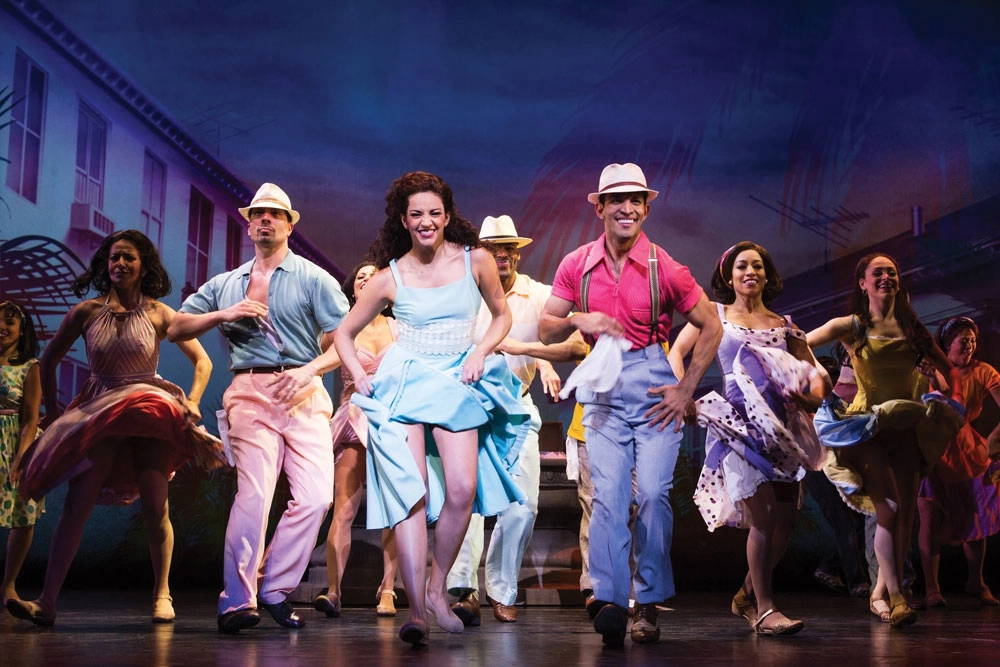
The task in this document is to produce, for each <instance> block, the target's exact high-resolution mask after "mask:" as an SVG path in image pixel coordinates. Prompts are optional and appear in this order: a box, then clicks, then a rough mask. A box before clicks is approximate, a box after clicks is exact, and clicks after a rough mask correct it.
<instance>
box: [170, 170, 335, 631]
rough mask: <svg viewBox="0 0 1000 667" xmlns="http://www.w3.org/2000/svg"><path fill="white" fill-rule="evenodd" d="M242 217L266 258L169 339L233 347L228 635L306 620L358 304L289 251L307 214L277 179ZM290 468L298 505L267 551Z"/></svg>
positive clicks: (196, 298)
mask: <svg viewBox="0 0 1000 667" xmlns="http://www.w3.org/2000/svg"><path fill="white" fill-rule="evenodd" d="M240 213H241V214H242V215H243V217H244V218H246V220H247V222H248V223H249V226H248V234H249V235H250V238H251V239H252V240H253V242H254V259H253V260H251V261H249V262H247V263H246V264H244V265H243V266H241V267H239V268H237V269H234V270H233V271H230V272H228V273H223V274H221V275H218V276H215V277H214V278H212V279H211V280H209V281H208V282H207V283H205V284H204V285H202V286H201V288H200V289H199V290H198V292H197V293H195V294H192V295H191V296H190V297H188V299H187V300H185V301H184V304H183V305H182V306H181V308H180V310H179V311H178V313H177V315H176V317H175V318H174V321H173V323H172V324H171V325H170V328H169V330H168V332H167V335H168V337H169V338H170V340H187V339H190V338H194V337H196V336H199V335H201V334H203V333H205V332H206V331H209V330H210V329H213V328H215V327H219V328H220V329H221V330H222V332H223V334H225V336H226V339H227V340H228V341H229V368H230V370H232V371H233V373H234V377H233V382H232V384H231V385H230V386H229V388H228V389H227V390H226V393H225V394H224V395H223V398H222V403H223V407H224V408H225V413H226V414H225V421H228V424H229V440H230V443H231V447H232V454H233V458H234V459H235V465H236V471H237V483H238V487H237V492H236V498H235V499H234V501H233V507H232V509H231V510H230V514H229V525H228V526H227V528H226V549H225V558H224V566H223V578H224V585H225V588H224V590H223V591H222V594H221V595H220V596H219V618H218V625H219V631H220V632H223V633H226V634H235V633H237V632H239V631H240V630H242V629H245V628H250V627H253V626H255V625H257V623H259V622H260V614H259V612H258V611H257V607H258V605H260V606H263V607H264V608H265V609H266V610H267V611H268V612H269V613H270V614H271V616H272V617H273V618H274V620H275V622H277V623H278V625H281V626H282V627H286V628H293V629H296V628H300V627H302V626H303V625H305V623H304V622H303V621H302V619H301V618H300V617H299V616H298V614H296V613H295V612H294V610H293V609H292V606H291V605H290V604H289V603H288V601H287V597H288V594H289V593H290V592H291V591H292V590H293V589H294V588H295V587H296V586H297V585H298V584H299V581H300V580H301V578H302V574H303V573H304V572H305V569H306V567H307V566H308V564H309V555H310V554H311V552H312V549H313V546H314V545H315V544H316V537H317V535H318V534H319V529H320V524H322V522H323V518H324V517H325V516H326V513H327V510H328V509H329V508H330V504H331V502H332V499H333V445H332V442H331V437H330V417H331V416H332V412H333V404H332V402H331V400H330V395H329V394H328V393H327V391H326V389H325V388H324V387H323V384H322V381H321V378H320V376H321V375H322V374H323V373H325V372H327V371H329V370H332V369H333V368H334V367H335V365H336V364H337V363H338V359H337V356H336V351H335V350H334V348H333V345H332V344H331V343H332V342H333V331H334V330H335V329H336V328H337V327H338V326H339V325H340V321H341V319H342V318H343V316H344V315H345V314H346V313H347V307H348V306H347V298H346V297H345V296H344V294H343V293H342V292H341V291H340V286H339V285H338V284H337V281H336V280H334V278H333V277H332V276H331V275H330V274H329V273H327V272H326V271H324V270H323V269H321V268H320V267H318V266H316V265H315V264H313V263H312V262H310V261H308V260H306V259H304V258H302V257H299V256H297V255H295V254H294V253H292V252H291V250H290V249H289V247H288V237H289V235H291V233H292V230H293V229H294V227H295V223H297V222H298V219H299V214H298V212H297V211H295V210H293V209H292V207H291V202H290V201H289V199H288V196H287V195H286V194H285V193H284V191H283V190H282V189H281V188H279V187H278V186H276V185H274V184H271V183H265V184H264V185H262V186H261V188H260V190H258V191H257V194H256V195H255V196H254V199H253V201H252V202H251V204H250V206H248V207H246V208H241V209H240ZM324 350H325V352H324ZM221 421H223V419H221V418H220V422H221ZM282 470H283V471H284V472H285V476H286V477H287V479H288V484H289V487H290V489H291V493H292V500H291V501H290V502H289V503H288V507H287V508H286V510H285V512H284V513H283V514H282V515H281V519H280V521H279V522H278V525H277V527H276V528H275V531H274V536H273V537H272V539H271V543H270V545H269V546H268V548H267V551H266V553H265V551H264V537H265V529H266V527H267V516H268V512H269V511H270V508H271V501H272V499H273V497H274V488H275V484H276V483H277V480H278V475H279V474H280V473H281V471H282ZM258 578H259V581H260V589H259V590H258Z"/></svg>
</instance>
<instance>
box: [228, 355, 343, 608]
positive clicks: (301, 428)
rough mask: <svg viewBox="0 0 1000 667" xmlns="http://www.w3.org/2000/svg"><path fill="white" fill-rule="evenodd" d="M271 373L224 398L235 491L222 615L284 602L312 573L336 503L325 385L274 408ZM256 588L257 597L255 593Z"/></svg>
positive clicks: (237, 380)
mask: <svg viewBox="0 0 1000 667" xmlns="http://www.w3.org/2000/svg"><path fill="white" fill-rule="evenodd" d="M273 379H274V375H273V374H270V373H266V374H258V373H246V374H240V375H236V376H235V377H234V378H233V383H232V384H231V385H230V386H229V389H227V390H226V393H225V395H224V396H223V398H222V404H223V407H224V408H225V410H226V413H227V415H228V417H229V439H230V442H231V443H232V451H233V456H234V458H235V460H236V472H237V480H238V487H237V491H236V498H235V500H234V501H233V507H232V509H231V510H230V512H229V525H228V526H227V527H226V550H225V556H224V558H225V561H224V565H223V578H224V585H225V589H224V590H223V591H222V594H221V595H219V613H220V614H224V613H226V612H229V611H235V610H237V609H244V608H247V607H256V606H257V600H258V598H259V599H260V600H261V601H263V602H265V603H267V604H276V603H279V602H281V601H282V600H284V599H285V598H286V597H287V596H288V594H289V593H290V592H291V591H292V590H294V589H295V587H296V586H298V584H299V582H300V581H301V579H302V575H303V573H304V572H305V570H306V567H308V565H309V556H310V554H311V553H312V550H313V547H314V546H315V545H316V538H317V536H318V534H319V529H320V524H322V523H323V518H324V517H325V516H326V513H327V511H328V510H329V508H330V505H331V503H332V501H333V445H332V443H331V438H330V417H331V415H332V411H333V404H332V402H331V401H330V395H329V394H328V393H327V391H326V388H325V387H323V384H322V382H321V380H320V378H318V377H317V378H314V379H313V381H312V384H311V385H310V386H308V387H306V388H305V389H303V390H302V391H301V392H299V394H298V395H296V397H295V398H294V399H293V400H292V401H289V402H288V403H277V402H276V401H275V400H274V398H273V397H272V395H271V391H270V389H269V388H268V384H269V383H270V382H271V381H273ZM281 471H284V472H285V476H286V477H287V478H288V484H289V487H290V489H291V494H292V499H291V500H290V501H289V503H288V506H287V507H286V508H285V511H284V513H283V514H282V515H281V519H280V520H279V521H278V525H277V527H276V528H275V531H274V536H273V537H272V539H271V542H270V544H269V545H268V546H267V551H266V552H265V551H264V536H265V531H266V530H267V517H268V513H269V511H270V509H271V500H272V499H273V497H274V487H275V484H276V483H277V481H278V475H279V473H281ZM258 586H259V590H258Z"/></svg>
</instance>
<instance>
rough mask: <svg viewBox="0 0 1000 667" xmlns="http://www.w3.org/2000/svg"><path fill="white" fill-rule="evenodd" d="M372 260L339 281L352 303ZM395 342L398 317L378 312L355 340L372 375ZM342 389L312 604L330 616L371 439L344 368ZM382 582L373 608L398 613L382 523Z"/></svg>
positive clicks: (336, 607) (392, 543)
mask: <svg viewBox="0 0 1000 667" xmlns="http://www.w3.org/2000/svg"><path fill="white" fill-rule="evenodd" d="M376 271H377V269H376V268H375V265H374V264H371V263H368V262H364V263H361V264H359V265H358V266H356V267H354V269H353V270H352V271H351V272H350V273H349V274H347V277H346V278H345V279H344V282H343V284H342V285H341V287H342V289H343V291H344V295H345V296H347V300H348V301H349V302H350V303H351V306H352V307H353V306H354V304H355V303H357V300H358V297H357V295H358V293H359V292H361V290H362V289H363V288H364V286H365V284H366V283H367V282H368V280H369V279H370V278H371V277H372V276H373V275H375V272H376ZM394 342H396V321H395V320H394V319H392V318H391V317H386V313H381V314H379V315H376V316H375V319H373V320H372V321H371V322H370V323H369V324H368V326H366V327H365V328H364V329H362V330H361V333H360V334H358V337H357V339H356V340H355V345H356V346H357V351H358V359H359V360H360V361H361V365H362V366H363V367H364V369H365V372H366V373H367V374H368V375H374V374H375V371H376V370H378V366H379V364H380V363H381V362H382V357H383V356H385V352H386V350H388V349H389V346H390V345H392V344H393V343H394ZM342 377H343V380H344V390H343V392H342V393H341V395H340V407H339V408H337V412H336V414H334V415H333V419H332V420H331V421H330V428H331V430H332V431H333V453H334V460H335V461H336V463H335V464H334V484H333V489H334V501H333V518H332V520H331V521H330V531H329V533H327V536H326V577H327V586H328V588H327V592H326V593H324V594H322V595H318V596H316V599H315V600H314V601H313V606H314V607H315V608H316V610H317V611H321V612H323V613H325V614H326V615H327V616H328V617H330V618H336V617H337V616H340V594H341V590H340V584H341V581H342V580H343V578H344V568H345V567H346V566H347V559H348V556H350V554H351V524H353V523H354V519H355V517H357V516H358V510H359V509H360V507H361V498H362V496H363V495H364V488H365V487H364V485H365V476H366V475H365V465H366V463H365V445H366V443H367V442H368V419H366V418H365V415H364V413H363V412H362V411H361V408H359V407H358V406H356V405H353V404H352V403H351V395H352V394H353V393H354V380H353V379H352V378H351V376H350V375H348V374H347V373H346V372H342ZM382 554H383V557H382V584H381V585H380V586H379V589H378V593H376V595H375V598H376V600H377V606H376V608H375V613H376V614H378V615H379V616H395V615H396V603H395V600H396V591H395V590H394V586H395V581H396V570H397V569H398V568H397V563H396V539H395V538H394V537H393V533H392V531H391V530H389V529H388V528H383V529H382Z"/></svg>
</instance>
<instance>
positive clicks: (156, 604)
mask: <svg viewBox="0 0 1000 667" xmlns="http://www.w3.org/2000/svg"><path fill="white" fill-rule="evenodd" d="M176 616H177V614H176V613H174V599H173V598H172V597H170V596H169V595H158V596H156V598H155V599H154V600H153V623H173V622H174V618H175V617H176Z"/></svg>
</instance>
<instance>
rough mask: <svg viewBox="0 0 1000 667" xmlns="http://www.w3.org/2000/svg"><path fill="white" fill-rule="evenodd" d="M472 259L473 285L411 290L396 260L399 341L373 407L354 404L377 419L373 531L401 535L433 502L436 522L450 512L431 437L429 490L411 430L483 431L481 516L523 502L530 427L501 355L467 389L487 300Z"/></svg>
mask: <svg viewBox="0 0 1000 667" xmlns="http://www.w3.org/2000/svg"><path fill="white" fill-rule="evenodd" d="M470 257H471V255H470V251H469V249H468V248H466V250H465V275H464V276H463V277H462V278H461V279H459V280H457V281H455V282H453V283H451V284H449V285H444V286H442V287H424V288H418V287H407V286H406V285H404V284H403V281H402V280H401V279H400V276H399V272H398V270H397V269H396V262H395V260H393V261H391V262H390V263H389V268H390V270H391V271H392V276H393V278H394V279H395V281H396V301H395V303H393V306H392V311H393V314H394V316H395V318H396V322H397V323H398V325H399V338H398V340H397V342H396V344H395V345H393V346H392V347H391V348H389V350H388V351H387V352H386V355H385V358H384V359H383V360H382V363H381V364H380V365H379V368H378V371H377V372H376V373H375V376H374V378H373V379H372V385H373V387H374V393H373V394H372V396H371V397H367V396H363V395H361V394H359V393H355V394H354V395H353V396H352V397H351V402H352V403H354V404H355V405H357V406H358V407H360V408H361V409H362V410H363V411H364V413H365V416H366V417H367V418H368V510H367V511H368V522H367V523H368V527H369V528H385V527H391V526H395V525H396V524H397V523H399V522H400V521H402V520H403V519H405V518H406V517H407V515H409V513H410V510H411V509H412V508H413V507H414V505H416V504H417V503H418V502H419V501H420V499H421V498H423V497H424V496H425V495H427V496H428V497H427V520H428V521H429V522H433V521H436V520H437V518H438V516H439V514H440V512H441V505H442V503H443V502H444V495H445V486H444V470H443V467H442V465H441V456H440V454H439V452H438V450H437V446H436V445H435V443H434V439H433V437H432V436H431V430H430V428H429V427H428V428H427V429H426V435H425V450H426V457H427V478H428V481H427V488H426V489H425V487H424V481H423V478H422V477H421V475H420V470H419V469H418V468H417V465H416V461H415V460H414V459H413V455H412V454H411V453H410V449H409V447H408V445H407V443H406V429H405V427H404V426H403V424H428V425H434V426H440V427H442V428H444V429H447V430H449V431H456V432H457V431H466V430H469V429H478V431H479V479H478V483H477V485H476V497H475V500H474V501H473V506H472V511H473V512H474V513H477V514H482V515H484V516H491V515H494V514H497V513H498V512H500V511H501V510H503V509H504V508H506V507H508V506H509V505H510V504H511V503H513V502H523V501H524V496H523V494H522V493H521V492H520V491H519V490H518V488H517V486H516V485H515V484H514V482H513V481H512V479H511V476H510V473H509V472H508V471H509V470H510V469H511V467H513V465H514V464H515V463H516V462H517V457H518V453H519V452H520V448H521V444H522V443H523V442H524V439H525V437H526V436H527V434H528V429H529V427H530V424H529V420H530V415H529V414H528V413H527V412H526V411H525V409H524V407H523V406H522V404H521V401H520V400H519V398H518V397H519V396H520V395H521V382H520V381H519V380H518V379H517V378H516V377H515V376H514V375H513V374H512V373H511V372H510V370H509V369H508V368H507V363H506V362H505V361H504V358H503V356H502V355H490V356H489V357H487V359H486V365H485V368H484V369H483V377H482V378H481V379H480V380H479V381H478V382H476V383H474V384H471V385H467V384H464V383H462V381H461V374H462V366H463V364H464V363H465V360H466V357H467V356H468V354H469V352H470V351H471V350H472V349H473V347H474V346H473V342H472V341H473V338H472V337H473V333H474V329H475V324H476V314H477V313H478V312H479V306H480V302H481V299H482V296H481V295H480V293H479V286H478V285H477V284H476V280H475V277H474V276H473V274H472V266H471V259H470Z"/></svg>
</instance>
